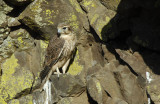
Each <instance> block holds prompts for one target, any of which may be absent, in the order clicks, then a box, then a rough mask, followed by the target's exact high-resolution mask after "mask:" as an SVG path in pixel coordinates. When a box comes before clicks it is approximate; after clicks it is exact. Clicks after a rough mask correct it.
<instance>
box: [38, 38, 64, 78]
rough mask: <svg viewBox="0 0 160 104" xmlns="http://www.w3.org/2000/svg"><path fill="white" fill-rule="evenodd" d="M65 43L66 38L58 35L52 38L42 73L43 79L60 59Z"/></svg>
mask: <svg viewBox="0 0 160 104" xmlns="http://www.w3.org/2000/svg"><path fill="white" fill-rule="evenodd" d="M64 43H65V40H64V39H62V38H59V37H58V36H57V35H56V36H54V37H53V38H52V39H51V40H50V42H49V44H48V47H47V53H46V56H45V61H44V66H43V67H44V70H42V72H41V73H40V77H41V79H44V78H45V77H46V75H47V74H48V72H49V71H50V69H51V67H52V66H53V65H54V64H56V63H57V61H58V60H59V58H60V56H61V54H62V51H63V46H64Z"/></svg>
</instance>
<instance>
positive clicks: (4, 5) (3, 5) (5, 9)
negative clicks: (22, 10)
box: [0, 0, 13, 14]
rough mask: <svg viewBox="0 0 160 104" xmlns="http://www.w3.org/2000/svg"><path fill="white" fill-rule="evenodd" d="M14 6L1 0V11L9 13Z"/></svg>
mask: <svg viewBox="0 0 160 104" xmlns="http://www.w3.org/2000/svg"><path fill="white" fill-rule="evenodd" d="M12 9H13V8H12V7H10V6H8V5H7V4H6V3H5V2H4V1H3V0H0V11H2V12H3V13H5V14H7V13H9V12H11V11H12Z"/></svg>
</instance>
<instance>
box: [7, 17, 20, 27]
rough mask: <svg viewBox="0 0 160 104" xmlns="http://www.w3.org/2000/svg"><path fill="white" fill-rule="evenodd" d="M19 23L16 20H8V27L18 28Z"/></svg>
mask: <svg viewBox="0 0 160 104" xmlns="http://www.w3.org/2000/svg"><path fill="white" fill-rule="evenodd" d="M20 24H21V23H20V22H19V21H18V20H17V18H12V17H10V18H8V26H9V27H12V26H19V25H20Z"/></svg>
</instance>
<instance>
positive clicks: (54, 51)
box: [40, 23, 77, 86]
mask: <svg viewBox="0 0 160 104" xmlns="http://www.w3.org/2000/svg"><path fill="white" fill-rule="evenodd" d="M57 30H58V32H57V35H55V36H54V37H53V38H51V40H50V41H49V45H48V47H47V53H46V56H45V61H44V70H43V71H42V72H41V73H40V77H41V80H42V86H43V85H44V84H45V83H46V81H47V80H49V78H50V76H51V75H52V73H53V72H55V71H57V72H55V73H56V74H58V76H59V74H60V72H59V68H62V72H63V74H64V73H65V72H66V69H67V67H68V65H69V62H70V60H71V58H72V55H73V53H74V50H75V48H76V42H77V38H76V34H75V33H74V32H73V31H72V29H71V27H70V26H69V25H68V24H66V23H60V24H58V26H57Z"/></svg>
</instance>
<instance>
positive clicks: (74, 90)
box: [50, 75, 85, 97]
mask: <svg viewBox="0 0 160 104" xmlns="http://www.w3.org/2000/svg"><path fill="white" fill-rule="evenodd" d="M50 79H51V82H52V84H53V85H54V88H55V89H56V94H57V95H59V96H61V97H66V96H75V95H78V94H80V93H82V92H83V91H84V90H85V84H84V83H83V82H82V81H81V80H79V78H76V77H73V76H71V75H60V77H59V78H58V77H57V75H53V76H51V78H50Z"/></svg>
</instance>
